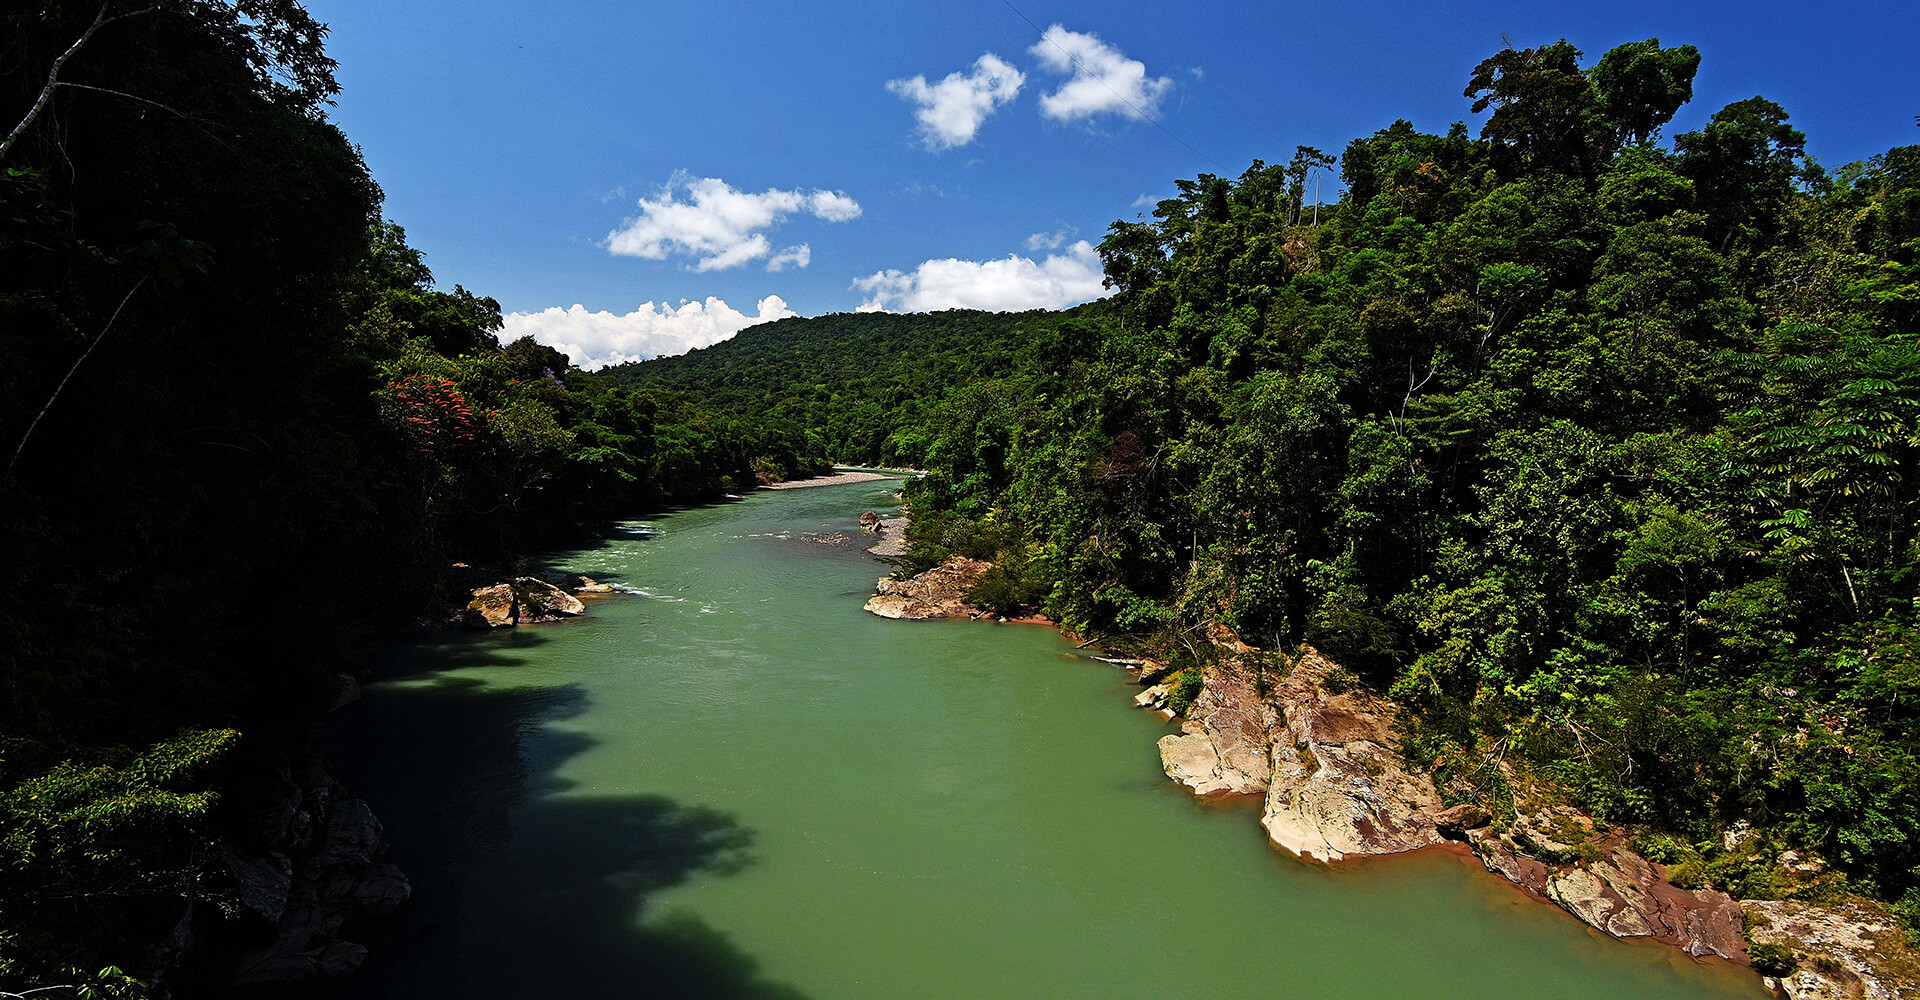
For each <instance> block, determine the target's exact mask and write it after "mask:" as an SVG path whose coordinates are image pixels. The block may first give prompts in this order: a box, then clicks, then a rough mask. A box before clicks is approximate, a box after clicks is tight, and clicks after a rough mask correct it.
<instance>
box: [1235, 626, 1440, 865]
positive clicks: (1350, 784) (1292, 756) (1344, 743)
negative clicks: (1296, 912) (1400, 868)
mask: <svg viewBox="0 0 1920 1000" xmlns="http://www.w3.org/2000/svg"><path fill="white" fill-rule="evenodd" d="M1336 672H1340V674H1342V675H1343V674H1344V672H1343V671H1340V668H1339V667H1337V666H1335V665H1334V664H1333V663H1332V662H1330V661H1329V660H1327V659H1326V658H1325V657H1323V656H1321V655H1320V654H1319V653H1318V652H1315V651H1313V650H1312V649H1307V650H1306V651H1305V655H1303V656H1302V657H1301V658H1300V659H1299V660H1298V661H1296V662H1295V663H1294V665H1293V667H1292V669H1291V670H1289V671H1287V672H1286V675H1285V676H1284V677H1282V678H1280V679H1279V680H1278V681H1277V682H1276V683H1275V684H1274V685H1273V688H1272V695H1271V697H1272V699H1273V702H1274V703H1275V705H1276V706H1277V707H1278V708H1279V710H1280V713H1281V715H1282V717H1283V718H1284V719H1285V720H1286V726H1285V729H1284V731H1282V732H1281V733H1279V734H1278V737H1277V738H1276V739H1275V740H1274V743H1273V778H1272V783H1271V787H1270V788H1269V789H1268V791H1267V801H1266V807H1265V809H1264V811H1263V813H1262V815H1261V817H1260V823H1261V825H1262V826H1264V827H1266V829H1267V836H1268V838H1270V839H1271V840H1272V841H1273V842H1274V843H1275V844H1277V845H1279V846H1280V847H1282V848H1285V849H1286V850H1287V851H1289V852H1291V853H1293V854H1295V855H1298V856H1300V857H1306V858H1313V859H1315V860H1319V861H1339V860H1341V859H1343V858H1348V857H1356V856H1366V855H1375V854H1399V853H1401V852H1404V851H1414V850H1419V849H1420V848H1422V847H1430V846H1432V845H1434V844H1438V843H1440V841H1441V836H1440V830H1439V827H1438V825H1437V824H1436V823H1435V820H1434V816H1435V814H1437V813H1438V812H1439V811H1440V796H1439V795H1438V794H1437V793H1436V792H1435V791H1434V788H1433V781H1432V779H1430V778H1428V777H1427V776H1426V775H1424V774H1415V773H1413V772H1410V771H1408V770H1407V768H1406V767H1405V765H1404V764H1403V763H1402V762H1401V760H1400V753H1399V751H1398V750H1397V749H1396V747H1397V745H1398V743H1397V740H1396V739H1395V738H1394V735H1393V729H1394V724H1395V713H1394V707H1393V705H1392V704H1391V703H1390V702H1386V701H1382V700H1380V699H1377V698H1375V697H1373V696H1372V695H1370V694H1368V693H1367V692H1366V691H1365V690H1362V689H1360V688H1358V687H1351V688H1350V689H1349V686H1348V685H1347V684H1340V683H1337V681H1335V680H1331V679H1330V675H1335V674H1336Z"/></svg>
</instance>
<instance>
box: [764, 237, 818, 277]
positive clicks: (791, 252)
mask: <svg viewBox="0 0 1920 1000" xmlns="http://www.w3.org/2000/svg"><path fill="white" fill-rule="evenodd" d="M812 262H813V248H812V247H810V246H808V245H806V244H805V243H802V244H800V245H799V246H796V247H788V248H786V249H785V250H782V251H780V252H779V253H777V254H774V255H773V257H772V258H771V259H769V260H768V261H767V270H769V271H784V270H786V269H787V268H789V267H806V266H807V265H808V264H810V263H812Z"/></svg>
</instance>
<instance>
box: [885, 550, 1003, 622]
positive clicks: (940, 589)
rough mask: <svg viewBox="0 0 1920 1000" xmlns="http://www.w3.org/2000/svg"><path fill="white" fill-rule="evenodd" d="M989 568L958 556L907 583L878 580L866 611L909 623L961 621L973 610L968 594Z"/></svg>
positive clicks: (890, 579)
mask: <svg viewBox="0 0 1920 1000" xmlns="http://www.w3.org/2000/svg"><path fill="white" fill-rule="evenodd" d="M992 568H993V564H992V563H990V562H982V561H980V560H978V559H968V558H966V557H964V556H961V557H956V558H954V559H952V560H949V561H947V562H944V563H941V564H940V565H938V566H935V567H934V568H932V569H930V570H927V571H926V572H925V573H922V574H920V575H919V576H916V577H913V578H912V579H909V580H895V579H892V578H891V577H881V578H880V582H879V583H878V584H876V585H875V586H874V590H875V591H876V593H875V594H874V596H873V597H872V598H870V599H869V600H868V601H867V611H868V612H870V613H872V614H875V615H878V616H880V617H881V618H900V619H906V620H909V621H925V620H927V619H932V618H959V617H963V616H965V615H967V614H968V613H969V612H972V611H973V610H974V609H973V608H972V607H971V606H969V605H968V604H967V590H968V589H969V588H971V587H972V586H973V585H974V584H976V583H979V582H980V578H981V577H983V576H986V575H987V571H988V570H990V569H992Z"/></svg>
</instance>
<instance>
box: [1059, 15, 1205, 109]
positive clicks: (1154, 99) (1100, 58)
mask: <svg viewBox="0 0 1920 1000" xmlns="http://www.w3.org/2000/svg"><path fill="white" fill-rule="evenodd" d="M1028 51H1030V52H1032V53H1033V55H1034V57H1035V58H1037V59H1039V60H1040V64H1041V65H1042V66H1045V67H1046V68H1047V69H1049V70H1052V71H1053V72H1055V73H1063V74H1070V76H1068V78H1067V81H1066V82H1065V83H1063V84H1061V85H1060V89H1058V90H1055V91H1054V92H1053V93H1051V94H1045V95H1042V96H1041V98H1040V113H1041V114H1042V115H1045V116H1046V117H1048V118H1052V119H1054V120H1056V121H1063V122H1071V121H1079V120H1081V119H1084V118H1092V117H1094V116H1095V115H1105V114H1115V115H1125V116H1127V117H1129V118H1140V117H1142V116H1151V115H1152V114H1153V113H1154V112H1155V111H1156V110H1157V109H1158V108H1159V106H1160V99H1161V98H1163V97H1165V96H1167V93H1168V92H1169V91H1171V90H1172V89H1173V81H1172V80H1171V79H1169V78H1167V77H1164V76H1159V77H1149V76H1147V64H1146V63H1143V62H1141V61H1140V60H1138V59H1128V58H1127V57H1126V55H1124V54H1123V53H1121V51H1120V50H1119V49H1116V48H1114V47H1113V46H1111V45H1108V44H1107V43H1106V42H1103V41H1101V40H1100V39H1099V38H1098V37H1097V36H1095V35H1092V34H1082V33H1080V32H1077V31H1068V30H1067V29H1066V28H1063V27H1061V26H1060V25H1057V24H1056V25H1054V26H1053V27H1051V28H1048V29H1047V30H1046V33H1045V34H1044V35H1042V36H1041V37H1040V41H1039V43H1037V44H1036V45H1034V47H1033V48H1032V49H1030V50H1028Z"/></svg>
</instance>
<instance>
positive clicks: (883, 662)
mask: <svg viewBox="0 0 1920 1000" xmlns="http://www.w3.org/2000/svg"><path fill="white" fill-rule="evenodd" d="M896 485H897V484H896V483H891V482H884V483H861V484H855V485H848V486H834V487H822V488H818V489H802V490H788V491H782V492H762V493H757V494H754V495H753V496H750V497H748V498H746V499H744V500H740V501H736V502H732V503H727V504H721V505H717V506H713V507H704V508H698V509H692V510H685V511H679V512H674V513H670V514H666V515H662V516H660V517H658V518H655V519H652V520H650V521H647V522H645V523H632V524H627V525H623V526H621V528H620V529H619V530H618V531H617V532H615V533H614V534H613V537H609V538H607V539H604V540H601V541H598V542H595V543H593V544H589V545H585V546H581V547H579V548H576V549H570V550H567V551H563V552H557V553H552V554H550V562H551V564H552V565H553V566H554V567H556V568H564V569H568V570H573V571H577V572H582V573H585V574H587V575H589V576H592V577H594V578H596V579H599V580H602V581H606V582H613V583H618V584H622V585H624V586H627V587H630V588H632V589H634V590H636V591H638V592H639V593H636V594H631V595H628V596H623V597H617V598H612V599H606V600H599V601H595V602H594V603H593V605H592V606H591V608H590V614H589V616H588V617H585V618H582V619H578V620H575V621H570V622H565V623H561V624H555V625H545V626H538V627H533V628H521V629H510V630H502V631H499V632H494V633H486V634H477V633H462V634H442V635H435V636H430V637H426V638H422V639H419V640H417V641H412V642H408V643H404V644H400V645H397V646H395V647H393V648H391V649H389V650H387V651H386V652H385V653H384V654H383V655H382V656H381V657H380V658H379V660H378V662H377V663H376V665H375V668H376V670H377V671H378V680H377V681H376V682H375V683H372V684H370V685H368V688H367V696H366V698H365V699H364V700H363V701H362V702H361V703H359V704H357V705H354V706H352V707H350V708H348V709H347V710H345V711H343V712H341V713H340V714H339V715H338V716H336V717H335V719H334V721H333V724H332V727H331V733H330V742H331V744H332V750H333V754H334V756H335V760H336V762H337V764H338V767H339V770H340V771H341V774H342V777H343V778H344V779H345V780H346V782H347V784H348V786H349V787H351V788H353V789H354V790H355V791H356V792H358V793H359V794H362V795H364V796H365V797H366V798H367V799H368V800H370V801H371V803H372V805H373V808H374V810H375V812H377V813H378V814H379V815H380V817H381V818H382V820H383V821H384V822H385V824H386V827H387V831H388V834H389V837H390V839H391V840H392V842H393V844H394V852H395V856H396V860H398V861H399V862H400V864H401V865H402V867H404V868H405V869H406V870H407V872H408V874H409V875H410V876H411V878H412V879H413V883H414V887H415V899H414V901H413V903H411V904H410V905H409V907H408V908H407V909H406V910H405V911H403V912H402V913H401V914H400V915H398V916H397V917H395V918H394V919H393V921H392V922H391V923H390V924H389V925H388V926H387V927H386V928H385V929H384V930H383V931H382V932H381V934H380V935H379V936H378V937H377V938H376V939H375V940H374V941H373V942H372V943H373V944H374V946H375V947H374V954H373V957H372V958H371V959H370V960H369V962H368V965H367V967H366V969H365V970H364V971H363V973H362V974H361V975H360V976H358V977H356V978H355V979H354V980H352V981H350V982H349V984H348V985H347V986H346V987H345V989H344V990H343V991H342V995H343V996H345V997H349V998H362V997H365V998H376V997H378V998H390V997H407V998H410V1000H422V998H449V1000H451V998H461V1000H486V998H503V1000H504V998H515V1000H523V998H529V997H562V996H564V997H582V998H600V997H647V998H652V997H661V998H683V1000H709V998H722V1000H732V998H783V1000H798V998H814V1000H868V998H870V1000H906V998H942V1000H947V998H951V1000H964V998H995V1000H1006V998H1028V997H1032V998H1079V997H1086V998H1099V1000H1118V998H1133V997H1141V998H1146V997H1155V998H1165V997H1223V998H1224V997H1234V998H1253V997H1275V998H1302V1000H1306V998H1312V1000H1342V998H1367V1000H1393V998H1402V997H1404V998H1409V1000H1452V998H1459V1000H1487V998H1491V997H1512V998H1525V1000H1531V998H1551V1000H1588V998H1591V1000H1620V998H1634V1000H1665V998H1683V997H1684V998H1691V1000H1699V998H1708V1000H1713V998H1746V1000H1752V998H1757V997H1764V996H1767V995H1768V994H1767V993H1766V992H1765V991H1763V990H1762V989H1761V988H1760V986H1759V984H1758V980H1757V979H1756V978H1755V977H1753V976H1752V974H1751V973H1746V972H1744V971H1741V970H1735V969H1732V968H1730V967H1728V966H1727V965H1725V964H1724V963H1719V964H1712V965H1709V964H1702V963H1696V962H1694V961H1692V960H1690V959H1688V958H1686V957H1684V956H1682V955H1680V954H1679V953H1678V952H1677V951H1673V950H1671V949H1667V948H1663V947H1659V946H1654V945H1648V944H1644V943H1643V944H1633V943H1623V942H1619V941H1613V940H1608V939H1604V938H1602V937H1600V936H1598V935H1597V934H1595V933H1593V932H1591V931H1589V930H1588V929H1587V928H1586V927H1585V925H1583V924H1580V923H1578V922H1576V921H1575V920H1574V919H1573V918H1571V917H1569V916H1567V915H1565V914H1563V913H1561V912H1559V911H1558V910H1555V909H1553V908H1552V907H1549V906H1545V905H1542V904H1538V903H1534V902H1531V901H1529V900H1527V899H1525V898H1524V897H1522V896H1521V895H1520V894H1519V893H1518V892H1517V891H1516V890H1515V889H1513V888H1512V887H1511V886H1509V885H1508V884H1506V883H1505V882H1504V881H1502V880H1500V879H1498V878H1496V877H1493V876H1490V875H1488V874H1487V873H1485V872H1484V871H1481V870H1479V866H1478V863H1477V862H1472V861H1470V860H1465V861H1463V860H1462V859H1460V858H1456V857H1453V856H1449V855H1446V854H1439V853H1433V854H1422V855H1419V856H1415V857H1411V858H1402V859H1383V860H1376V861H1371V862H1365V863H1362V864H1358V865H1353V866H1348V867H1343V868H1339V869H1328V868H1325V867H1322V866H1317V865H1312V864H1307V863H1302V862H1299V861H1296V860H1294V859H1292V858H1290V857H1288V856H1286V855H1284V854H1282V853H1279V852H1277V851H1275V850H1273V849H1271V848H1270V847H1269V846H1268V845H1267V843H1266V841H1265V839H1264V834H1263V831H1262V830H1261V829H1260V827H1259V825H1258V823H1257V822H1256V819H1257V816H1258V806H1257V804H1245V803H1242V804H1238V805H1227V806H1221V805H1209V804H1207V803H1203V802H1199V801H1196V800H1195V799H1193V798H1192V797H1191V796H1189V795H1187V794H1186V793H1185V792H1184V791H1183V790H1182V789H1181V788H1179V787H1178V786H1176V785H1174V784H1173V783H1172V782H1170V781H1168V780H1166V778H1165V777H1164V776H1163V775H1162V774H1161V772H1160V766H1159V759H1158V755H1157V753H1156V751H1155V748H1154V741H1155V740H1156V739H1157V738H1158V737H1160V736H1161V735H1163V734H1165V733H1167V732H1171V731H1172V728H1171V727H1170V726H1168V725H1167V724H1165V723H1163V722H1161V720H1160V719H1159V718H1158V717H1157V716H1154V715H1151V714H1149V713H1146V712H1142V711H1140V710H1138V709H1135V708H1134V707H1133V706H1132V703H1131V697H1132V695H1133V694H1134V693H1135V692H1136V691H1137V690H1138V689H1137V687H1136V686H1135V685H1133V684H1132V683H1131V682H1130V681H1129V679H1128V678H1127V676H1126V675H1125V674H1124V673H1123V672H1121V671H1119V670H1117V669H1115V668H1113V667H1110V666H1107V665H1104V664H1101V663H1096V662H1093V661H1090V660H1087V659H1085V658H1084V657H1082V656H1080V655H1079V654H1076V653H1075V652H1074V650H1073V648H1072V646H1071V644H1069V643H1067V642H1066V641H1065V640H1063V639H1062V638H1061V637H1060V636H1059V635H1058V634H1057V633H1055V632H1054V631H1052V630H1051V629H1046V628H1041V627H1035V626H1021V625H994V624H988V623H981V622H971V621H948V622H896V621H885V620H881V619H877V618H873V617H871V616H869V615H867V614H865V613H863V612H862V611H861V610H860V607H861V603H862V602H863V601H864V600H865V598H866V596H867V594H868V593H869V592H870V590H871V588H872V586H873V582H874V579H875V577H876V576H878V575H879V574H880V573H881V572H882V571H884V567H882V566H880V565H879V564H877V563H876V562H875V561H874V560H873V559H872V557H870V556H868V555H867V554H866V553H864V552H863V551H861V549H860V547H859V545H860V544H861V543H862V542H863V541H864V539H863V538H861V536H860V535H859V533H858V531H857V529H856V527H855V521H856V519H857V518H858V516H859V514H860V512H861V511H863V510H867V509H875V508H879V509H885V508H886V506H887V505H888V504H889V503H890V501H889V499H888V494H889V491H890V490H891V489H892V488H894V487H895V486H896ZM834 532H842V533H844V534H845V535H847V536H852V538H851V540H848V541H843V542H841V543H839V544H835V543H833V542H832V541H830V540H829V541H821V540H818V536H820V535H829V536H830V535H831V534H832V533H834Z"/></svg>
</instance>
